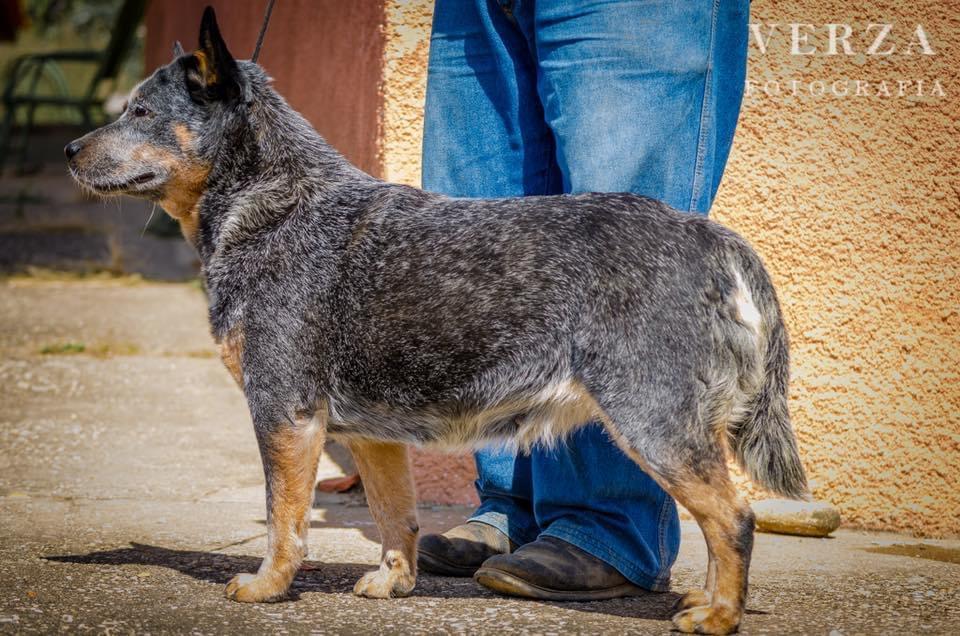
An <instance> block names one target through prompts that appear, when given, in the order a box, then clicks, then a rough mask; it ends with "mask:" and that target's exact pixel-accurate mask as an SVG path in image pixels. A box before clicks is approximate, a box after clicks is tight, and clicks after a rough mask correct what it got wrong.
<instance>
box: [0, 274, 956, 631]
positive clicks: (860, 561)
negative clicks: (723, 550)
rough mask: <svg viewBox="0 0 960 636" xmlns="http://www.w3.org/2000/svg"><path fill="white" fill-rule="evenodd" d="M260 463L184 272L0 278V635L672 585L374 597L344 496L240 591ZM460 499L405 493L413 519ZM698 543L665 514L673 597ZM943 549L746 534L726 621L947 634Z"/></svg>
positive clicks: (573, 608)
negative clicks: (296, 559) (289, 564)
mask: <svg viewBox="0 0 960 636" xmlns="http://www.w3.org/2000/svg"><path fill="white" fill-rule="evenodd" d="M261 483H262V471H261V468H260V465H259V459H258V457H257V452H256V446H255V442H254V437H253V432H252V429H251V427H250V424H249V418H248V416H247V413H246V410H245V407H244V403H243V399H242V397H241V395H240V393H239V391H238V390H237V388H236V387H235V386H234V385H233V382H232V380H231V379H230V378H229V376H228V375H227V373H226V371H225V370H223V369H222V368H221V366H220V363H219V361H218V360H217V359H216V356H215V352H214V350H213V347H212V344H211V342H210V339H209V336H208V335H207V327H206V323H205V307H204V301H203V297H202V294H201V292H200V291H199V289H198V288H197V287H196V286H192V285H184V284H147V283H139V282H136V281H130V280H128V279H106V278H96V277H94V278H92V279H76V280H74V279H69V278H62V277H51V278H50V279H49V280H39V279H36V278H19V279H8V280H6V281H0V631H2V632H4V633H15V632H19V633H40V632H43V633H49V632H55V631H65V632H74V631H77V632H80V631H92V632H102V633H130V632H151V633H170V632H177V633H179V632H196V633H224V632H241V633H263V632H277V633H282V632H292V633H307V632H311V633H330V634H335V633H347V634H355V633H388V634H393V633H402V634H406V633H424V634H436V633H503V632H511V633H531V634H534V633H536V634H547V633H584V634H594V633H603V634H622V633H637V634H660V633H666V632H668V631H669V629H670V624H669V622H668V619H669V616H670V614H671V610H670V608H671V605H672V604H673V602H674V601H675V599H676V598H677V596H678V595H677V593H674V592H670V593H665V594H651V595H650V596H649V597H643V598H633V599H627V600H615V601H607V602H598V603H567V604H559V603H538V602H526V601H520V600H513V599H506V598H502V597H497V596H495V595H493V594H492V593H490V592H487V591H485V590H484V589H483V588H480V587H479V586H477V585H476V584H475V583H474V582H473V581H472V580H470V579H446V578H439V577H432V576H421V578H420V580H419V583H418V586H417V589H416V590H415V592H414V595H413V596H412V597H410V598H407V599H401V600H395V601H376V600H368V599H360V598H356V597H354V596H353V595H352V594H351V593H350V591H351V589H352V586H353V583H354V582H355V581H356V579H357V578H359V576H360V575H361V574H362V573H363V572H365V571H367V570H369V569H371V568H373V567H374V566H375V564H376V563H377V560H378V556H379V546H378V544H377V537H376V529H375V528H374V526H373V523H372V521H371V519H370V516H369V514H368V513H367V511H366V508H365V506H363V504H362V500H361V499H360V498H359V497H358V496H356V495H344V496H325V497H324V498H323V499H322V500H320V501H318V504H317V507H316V508H315V510H314V516H313V530H312V533H311V536H310V549H311V557H310V561H309V566H310V568H309V569H307V570H305V571H303V572H301V573H300V575H299V576H298V577H297V580H296V582H295V584H294V588H293V594H292V596H291V599H290V600H289V601H286V602H282V603H277V604H269V605H241V604H237V603H232V602H230V601H227V600H226V599H224V598H223V586H224V585H225V584H226V582H227V581H228V580H229V578H230V577H231V576H232V575H233V574H235V573H237V572H241V571H248V572H249V571H253V570H255V569H256V567H257V565H258V564H259V559H260V557H261V555H262V554H263V551H264V547H265V528H264V504H263V490H262V486H261ZM466 513H467V511H466V510H464V509H460V508H429V507H428V508H424V509H423V510H421V515H422V520H421V527H422V528H423V529H424V530H425V531H427V532H429V531H433V530H440V529H443V528H444V527H446V526H448V525H450V524H453V523H456V522H458V521H460V520H461V519H462V518H463V517H464V515H465V514H466ZM705 561H706V555H705V548H704V545H703V540H702V538H701V537H700V533H699V531H698V529H697V528H696V526H695V525H693V524H690V523H685V524H684V534H683V545H682V549H681V554H680V558H679V560H678V562H677V564H676V566H675V574H674V584H673V587H674V590H676V591H677V592H682V591H684V590H685V589H687V588H688V587H692V586H695V585H699V584H700V583H701V581H702V577H703V574H704V571H705ZM958 581H960V542H958V541H929V540H925V541H921V540H918V539H915V538H912V537H908V536H900V535H890V534H878V533H864V532H857V531H852V530H841V531H839V532H838V533H837V534H836V536H835V537H834V538H831V539H804V538H795V537H787V536H778V535H769V534H758V535H757V541H756V547H755V550H754V564H753V571H752V577H751V584H752V585H751V595H750V601H749V604H748V614H747V616H746V618H745V620H744V624H743V630H742V631H743V632H744V633H749V634H784V633H797V634H800V633H804V634H824V635H826V634H832V633H839V634H891V633H901V634H905V633H909V634H915V633H930V634H948V633H956V631H957V626H958V625H960V592H958Z"/></svg>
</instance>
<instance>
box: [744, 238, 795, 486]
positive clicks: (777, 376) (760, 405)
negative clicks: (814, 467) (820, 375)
mask: <svg viewBox="0 0 960 636" xmlns="http://www.w3.org/2000/svg"><path fill="white" fill-rule="evenodd" d="M739 247H740V249H738V250H736V251H737V252H739V254H738V256H739V258H737V259H736V260H739V261H740V263H741V264H742V267H743V273H744V278H745V282H746V284H747V285H748V287H749V288H750V292H751V294H752V295H753V298H754V301H755V302H756V304H757V308H758V310H759V312H760V316H761V324H762V330H763V333H764V336H765V337H764V338H763V339H764V340H765V341H766V347H765V351H764V352H763V354H762V356H763V358H762V378H763V379H762V380H761V382H760V389H759V390H758V391H757V393H756V394H755V395H754V396H753V398H752V399H750V400H749V401H748V403H747V404H746V405H745V407H746V410H745V412H744V413H743V415H742V417H740V418H738V420H739V421H738V422H737V423H736V424H734V425H733V426H732V427H731V431H730V432H731V434H732V449H733V452H734V456H735V457H736V459H737V462H738V463H739V464H740V466H741V467H743V468H744V470H746V471H747V474H748V475H750V478H751V479H753V480H754V481H755V482H757V483H758V484H760V485H762V486H763V487H765V488H767V489H768V490H770V491H772V492H774V493H776V494H778V495H781V496H784V497H789V498H791V499H804V498H807V497H809V491H808V489H807V477H806V474H805V472H804V470H803V464H802V463H801V462H800V454H799V452H798V450H797V440H796V437H795V436H794V433H793V428H792V427H791V426H790V414H789V411H788V410H787V385H788V382H789V375H790V349H789V342H788V338H787V330H786V327H785V326H784V324H783V316H782V314H781V312H780V304H779V302H778V301H777V296H776V292H775V291H774V288H773V284H772V282H771V281H770V278H769V276H768V274H767V272H766V270H765V269H764V267H763V264H762V262H761V261H760V258H759V256H757V255H756V253H754V252H753V250H752V249H751V248H750V247H749V246H747V245H745V244H741V245H740V246H739ZM744 248H745V249H744Z"/></svg>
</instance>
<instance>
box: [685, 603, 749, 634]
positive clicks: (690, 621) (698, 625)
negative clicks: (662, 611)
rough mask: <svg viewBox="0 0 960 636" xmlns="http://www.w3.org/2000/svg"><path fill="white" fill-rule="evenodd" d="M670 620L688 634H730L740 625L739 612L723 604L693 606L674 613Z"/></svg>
mask: <svg viewBox="0 0 960 636" xmlns="http://www.w3.org/2000/svg"><path fill="white" fill-rule="evenodd" d="M672 620H673V626H674V627H676V628H677V629H678V630H680V631H681V632H686V633H688V634H732V633H734V632H735V631H737V629H739V627H740V615H739V613H738V612H735V611H734V610H732V609H730V608H729V607H723V606H712V605H710V606H705V607H693V608H691V609H686V610H683V611H682V612H678V613H677V614H674V616H673V619H672Z"/></svg>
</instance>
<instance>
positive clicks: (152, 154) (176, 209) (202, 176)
mask: <svg viewBox="0 0 960 636" xmlns="http://www.w3.org/2000/svg"><path fill="white" fill-rule="evenodd" d="M173 133H174V135H175V136H176V139H177V143H178V144H179V145H180V149H181V152H180V153H177V152H174V151H171V150H168V149H167V148H164V147H161V146H155V145H152V144H140V145H139V146H137V147H136V148H134V149H133V151H132V152H131V159H132V160H133V161H136V162H139V163H141V164H144V165H148V166H152V167H154V168H155V169H156V170H158V171H161V170H162V171H163V173H164V174H165V175H166V182H165V183H164V185H163V188H162V198H161V199H160V201H159V204H160V207H162V208H163V209H164V211H165V212H166V213H167V214H169V215H170V216H172V217H173V218H175V219H176V220H177V221H179V222H180V230H181V231H182V232H183V236H184V238H186V239H187V240H188V241H190V242H191V243H195V242H196V236H197V230H198V228H199V224H200V208H199V205H198V204H199V201H200V197H201V196H203V193H204V191H205V190H206V187H207V177H208V176H209V175H210V165H209V164H207V163H204V162H203V161H201V160H199V159H198V158H197V157H196V154H195V153H194V147H195V143H196V137H195V135H193V133H191V132H190V131H189V130H188V129H187V127H186V126H185V125H183V124H179V123H178V124H174V126H173Z"/></svg>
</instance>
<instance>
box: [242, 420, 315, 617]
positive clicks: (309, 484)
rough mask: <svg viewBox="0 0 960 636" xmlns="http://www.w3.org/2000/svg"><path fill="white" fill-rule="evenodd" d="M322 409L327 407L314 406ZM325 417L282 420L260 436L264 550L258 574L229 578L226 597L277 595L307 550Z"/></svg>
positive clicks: (283, 591)
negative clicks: (263, 476)
mask: <svg viewBox="0 0 960 636" xmlns="http://www.w3.org/2000/svg"><path fill="white" fill-rule="evenodd" d="M317 412H318V414H319V413H325V409H320V410H318V411H317ZM325 427H326V422H325V421H323V420H322V419H321V417H320V416H319V415H318V416H316V417H313V416H310V417H308V416H302V417H297V418H296V419H295V423H294V424H291V423H290V422H281V423H279V424H277V427H276V429H275V430H274V431H272V432H271V433H266V434H264V435H263V437H262V438H261V444H262V448H261V454H262V457H263V462H264V468H265V473H266V475H267V555H266V556H265V557H264V559H263V562H262V563H261V564H260V569H259V571H258V572H257V574H256V575H252V574H240V575H237V576H236V577H234V578H233V580H232V581H230V583H229V584H227V589H226V595H227V598H230V599H233V600H235V601H243V602H248V603H253V602H267V601H275V600H278V599H280V598H282V597H283V596H284V595H285V594H286V593H287V590H288V589H289V587H290V583H291V582H292V581H293V577H294V576H295V575H296V573H297V570H298V569H299V568H300V563H301V562H302V561H303V557H304V555H305V554H306V538H307V530H308V528H309V527H310V509H311V506H312V504H313V484H314V482H315V481H316V475H317V463H318V462H319V461H320V451H321V450H322V449H323V441H324V433H325Z"/></svg>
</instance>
